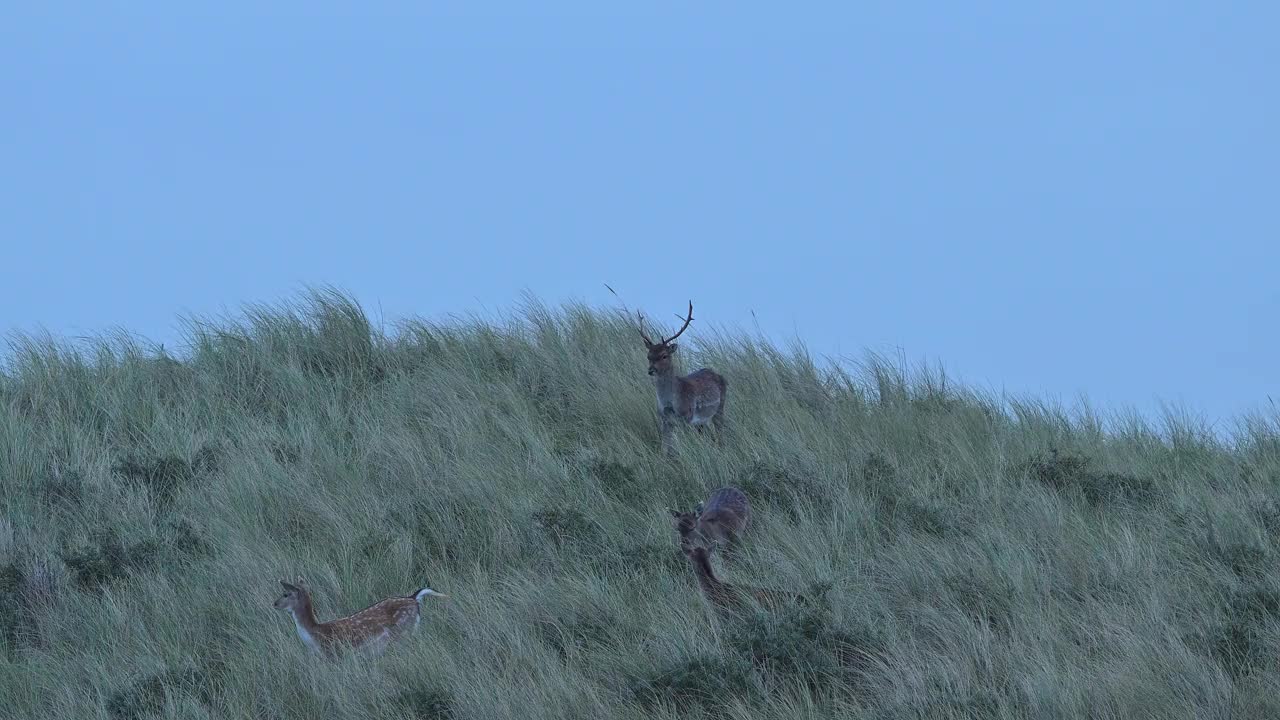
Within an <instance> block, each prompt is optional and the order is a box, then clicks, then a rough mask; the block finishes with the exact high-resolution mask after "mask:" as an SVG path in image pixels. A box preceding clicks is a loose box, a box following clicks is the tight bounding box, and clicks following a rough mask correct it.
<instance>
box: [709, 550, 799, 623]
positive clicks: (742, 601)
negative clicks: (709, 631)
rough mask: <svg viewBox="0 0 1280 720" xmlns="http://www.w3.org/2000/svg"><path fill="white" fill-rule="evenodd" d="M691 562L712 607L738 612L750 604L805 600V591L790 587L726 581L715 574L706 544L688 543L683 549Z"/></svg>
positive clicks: (780, 605)
mask: <svg viewBox="0 0 1280 720" xmlns="http://www.w3.org/2000/svg"><path fill="white" fill-rule="evenodd" d="M685 555H686V556H688V558H689V564H690V565H692V566H693V572H694V575H695V576H696V577H697V579H698V587H699V588H701V589H702V594H703V595H705V596H706V598H707V600H708V601H709V602H710V603H711V605H712V606H713V607H715V608H716V609H717V610H720V611H730V612H739V611H743V610H749V609H751V607H752V605H753V604H757V605H760V606H762V607H765V608H768V609H779V608H783V607H786V606H787V605H792V604H796V603H800V604H803V603H805V602H807V599H806V598H805V596H804V595H801V594H800V593H794V592H791V591H789V590H778V589H774V588H754V587H747V586H744V585H736V584H733V583H727V582H724V581H723V580H721V579H719V578H717V577H716V574H715V572H714V571H713V570H712V569H711V557H710V555H709V554H708V553H707V549H706V548H705V547H691V548H689V549H687V550H686V551H685Z"/></svg>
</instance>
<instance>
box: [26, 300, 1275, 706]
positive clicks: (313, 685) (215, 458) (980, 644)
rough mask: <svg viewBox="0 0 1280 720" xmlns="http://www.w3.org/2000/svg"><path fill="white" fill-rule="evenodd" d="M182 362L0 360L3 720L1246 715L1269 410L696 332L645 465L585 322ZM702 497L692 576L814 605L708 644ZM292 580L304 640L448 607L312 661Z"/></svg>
mask: <svg viewBox="0 0 1280 720" xmlns="http://www.w3.org/2000/svg"><path fill="white" fill-rule="evenodd" d="M188 339H189V342H190V346H191V347H190V350H189V352H184V353H183V356H182V357H181V358H180V359H174V358H172V357H169V356H167V355H165V354H163V353H158V352H154V351H152V350H150V349H147V348H144V347H142V346H140V345H139V344H136V343H134V342H132V341H130V340H129V339H127V338H114V339H107V340H104V341H102V342H100V343H97V344H96V345H93V346H92V347H87V348H86V347H80V348H79V349H72V348H69V347H66V346H60V345H56V344H52V343H46V342H39V341H35V340H20V341H19V342H17V343H16V344H15V346H14V347H13V349H12V352H11V354H10V362H9V364H8V366H7V369H6V370H5V372H4V374H3V376H0V506H2V507H3V517H2V519H0V717H5V718H77V719H84V718H113V719H116V718H144V717H168V718H249V717H261V718H308V719H309V718H318V717H326V718H329V717H333V718H363V717H379V718H480V719H490V718H493V719H502V718H557V719H560V718H584V719H585V718H614V717H617V718H675V717H731V718H743V719H745V718H777V719H779V720H781V719H783V718H787V719H790V718H800V717H815V718H826V717H830V718H836V717H839V718H858V717H866V718H873V717H874V718H988V717H990V718H1053V717H1059V718H1083V717H1116V718H1139V717H1159V718H1173V717H1186V718H1191V717H1197V718H1210V717H1224V718H1225V717H1237V718H1239V717H1277V716H1280V679H1278V678H1280V675H1278V673H1280V573H1277V572H1276V571H1275V565H1276V560H1277V553H1278V551H1280V546H1278V544H1277V537H1278V534H1280V422H1277V420H1276V419H1275V418H1271V419H1266V418H1257V419H1254V420H1253V421H1252V422H1250V423H1248V424H1246V425H1242V428H1241V430H1240V431H1239V432H1238V434H1237V435H1236V436H1234V438H1233V439H1232V441H1231V442H1230V443H1229V444H1228V443H1224V442H1223V441H1222V440H1219V439H1216V438H1215V437H1214V436H1213V435H1212V434H1210V433H1208V432H1205V431H1202V430H1200V429H1198V428H1196V427H1195V426H1194V425H1191V424H1188V423H1183V422H1178V421H1170V422H1169V423H1168V424H1167V426H1164V427H1160V428H1150V427H1145V426H1143V425H1142V424H1141V423H1140V422H1138V421H1133V422H1129V423H1124V424H1122V425H1121V426H1118V427H1114V428H1111V429H1107V428H1104V425H1103V423H1102V422H1101V421H1099V420H1098V419H1097V418H1096V417H1092V416H1090V415H1088V414H1087V413H1076V414H1073V415H1068V414H1065V413H1063V412H1061V411H1058V410H1055V409H1053V408H1051V407H1047V406H1042V405H1038V404H1035V403H1030V402H1028V403H1023V404H1009V403H1003V402H994V401H992V400H990V399H986V398H983V397H980V396H978V395H976V394H974V393H972V392H970V391H967V390H965V389H964V388H960V387H955V386H954V385H949V384H947V383H946V382H944V381H943V380H942V379H941V378H940V377H938V376H936V375H922V376H918V377H904V375H903V374H902V373H901V372H898V371H895V370H894V369H893V368H892V367H891V366H889V365H886V364H884V363H878V362H875V361H874V360H873V361H870V362H868V363H866V365H865V367H861V368H859V369H856V370H850V371H848V372H845V371H838V372H828V371H823V370H820V369H819V368H818V367H817V366H815V364H814V363H813V362H812V361H811V360H810V359H809V358H808V357H806V356H805V355H804V354H803V353H798V352H784V351H780V350H778V349H776V348H774V347H770V346H767V345H762V344H760V343H758V342H755V341H752V340H749V339H744V338H733V337H730V338H725V337H711V336H710V335H709V331H708V330H707V328H706V327H705V326H703V327H699V324H697V323H695V325H694V327H693V328H692V329H691V330H690V331H689V333H687V334H686V338H684V339H682V346H683V348H684V349H683V350H682V351H681V354H682V355H683V357H680V358H679V360H680V362H681V364H682V367H683V369H684V371H686V372H687V371H689V370H692V369H694V368H696V367H700V366H702V365H708V366H711V367H714V368H716V369H717V370H719V371H720V372H721V373H723V374H724V375H725V376H726V377H727V378H728V381H729V398H728V400H729V402H728V417H729V421H730V424H731V427H730V433H729V434H728V435H727V436H726V437H724V438H723V442H722V443H716V442H715V441H714V440H713V439H712V438H710V437H699V436H697V435H696V434H693V433H691V432H684V433H680V435H679V439H678V442H679V448H680V452H679V455H678V457H676V458H674V459H672V458H667V457H664V456H663V455H662V454H661V453H660V452H659V451H658V432H657V425H656V417H655V409H654V400H653V391H652V386H651V385H650V383H649V378H648V377H647V376H646V375H645V371H644V368H645V363H644V353H643V349H642V347H641V346H640V343H639V339H638V336H637V335H636V333H635V330H634V327H633V326H631V325H630V324H628V322H627V321H626V320H625V319H624V318H622V317H620V316H618V315H616V314H610V313H605V312H599V311H593V310H591V309H588V308H585V307H579V306H570V307H566V308H563V309H555V310H553V309H548V308H545V307H541V306H537V305H531V306H530V307H527V308H525V310H524V312H523V315H522V316H521V318H520V319H519V320H515V321H512V322H511V323H510V324H506V325H502V326H492V325H485V324H482V323H479V322H463V321H459V322H457V323H454V324H444V325H440V324H431V323H426V322H410V323H407V324H406V325H404V326H403V327H401V328H398V329H397V331H396V332H395V333H391V334H384V333H382V332H380V331H378V330H377V329H375V328H372V327H371V325H370V323H369V321H368V320H367V319H366V316H365V315H364V313H363V312H362V311H361V309H360V308H359V307H358V306H357V305H356V304H354V303H353V302H351V301H350V300H349V299H347V298H345V297H343V296H342V295H340V294H335V293H329V292H317V293H314V294H311V295H308V296H307V297H305V298H304V299H303V300H302V301H300V302H299V303H298V304H297V306H296V307H255V308H250V309H249V310H247V311H246V313H245V315H244V317H243V318H242V319H240V320H235V321H230V320H227V321H217V322H192V323H191V324H190V328H189V338H188ZM684 340H687V342H685V341H684ZM728 484H734V485H738V486H740V487H742V488H743V489H744V490H745V491H746V492H747V493H748V494H749V496H750V497H751V500H752V502H753V504H754V506H755V518H754V525H753V527H752V528H751V529H750V533H749V535H748V538H747V542H746V544H745V553H744V554H743V556H742V557H741V558H739V559H738V560H737V561H736V562H733V563H727V564H723V565H722V566H721V568H722V569H721V573H722V575H723V576H724V577H725V578H726V579H729V580H732V581H735V582H744V583H750V584H758V585H766V586H774V587H790V588H794V589H797V590H805V591H809V592H812V593H814V594H816V595H819V596H821V597H823V598H824V600H825V602H822V603H816V604H815V605H814V606H813V607H810V608H805V609H797V610H794V611H788V612H782V613H778V614H774V615H760V616H756V617H749V618H743V619H742V620H740V621H735V622H717V621H715V620H713V618H712V617H711V615H710V613H709V612H708V609H707V607H706V605H705V604H704V601H703V600H702V598H701V596H700V595H699V594H698V592H697V588H696V586H695V584H694V579H693V575H692V573H691V571H690V569H689V567H688V566H687V564H686V563H685V561H684V559H683V558H682V557H681V556H680V555H679V553H678V551H677V549H676V541H675V537H674V533H673V532H672V529H671V525H670V520H669V517H668V516H667V514H666V512H665V510H664V508H665V507H666V506H668V505H671V506H681V507H688V506H691V505H693V504H694V503H695V502H696V501H697V500H699V499H700V498H702V497H703V496H705V495H706V493H707V491H708V490H710V489H713V488H716V487H719V486H721V485H728ZM719 562H720V561H719V559H718V558H717V563H719ZM299 574H301V575H303V576H305V577H306V578H307V580H308V582H309V583H310V585H311V586H312V589H313V591H314V592H315V596H316V603H317V610H318V612H319V614H320V616H321V619H322V620H323V619H328V618H331V617H334V616H336V615H340V614H346V613H347V612H350V611H353V610H356V609H359V608H361V607H363V606H365V605H367V604H369V603H370V602H372V601H374V600H377V599H379V598H381V597H383V596H386V595H391V594H404V593H408V592H411V591H413V590H415V589H417V588H418V587H420V586H422V585H423V584H426V583H430V584H431V586H432V587H434V588H436V589H438V590H440V591H443V592H446V593H449V594H450V595H451V596H452V599H450V600H440V601H428V602H427V605H426V613H425V617H424V621H423V624H422V627H421V628H420V630H419V631H418V633H417V634H416V635H414V636H412V637H411V638H410V639H409V640H408V641H406V642H404V643H403V644H401V645H399V646H393V648H392V649H391V650H389V651H388V652H387V653H386V654H385V655H383V656H381V657H378V658H376V659H369V658H367V657H361V656H350V657H346V658H343V659H340V660H338V661H334V662H327V661H324V660H322V659H320V658H317V657H314V656H312V655H309V654H308V653H307V652H306V650H305V649H304V647H303V645H302V643H301V642H299V640H298V638H297V636H296V635H295V634H294V632H293V628H292V624H291V623H290V621H289V620H288V617H287V616H286V615H284V614H283V613H281V612H279V611H276V610H273V609H272V607H271V603H272V601H273V600H274V598H275V597H276V596H277V594H278V592H279V585H278V580H279V579H280V578H282V577H290V578H291V577H294V576H296V575H299Z"/></svg>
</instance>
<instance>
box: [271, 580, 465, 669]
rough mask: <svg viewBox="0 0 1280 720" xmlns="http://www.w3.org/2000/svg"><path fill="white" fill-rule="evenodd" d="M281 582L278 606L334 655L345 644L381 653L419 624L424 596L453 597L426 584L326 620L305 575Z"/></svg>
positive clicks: (306, 639) (316, 646)
mask: <svg viewBox="0 0 1280 720" xmlns="http://www.w3.org/2000/svg"><path fill="white" fill-rule="evenodd" d="M280 585H282V586H283V587H284V595H282V596H280V598H279V599H277V600H276V602H275V607H276V608H277V609H279V610H284V611H286V612H288V613H289V614H290V615H291V616H293V624H294V627H295V628H297V630H298V637H300V638H302V642H303V643H304V644H305V645H306V646H307V647H308V648H310V649H312V650H314V651H316V652H318V653H320V654H322V655H325V656H326V657H333V656H334V655H336V654H337V652H338V650H339V649H340V648H342V647H346V648H351V649H354V648H366V649H369V650H372V651H373V652H374V653H380V652H382V651H383V650H385V649H386V647H387V645H389V644H390V643H391V642H393V641H395V640H398V639H400V638H402V637H404V636H405V635H407V634H409V632H411V631H413V630H414V629H416V628H417V627H418V623H419V622H420V621H421V620H422V606H421V603H422V600H423V599H424V598H428V597H438V598H445V597H449V596H448V595H445V594H444V593H438V592H436V591H435V590H432V589H431V588H429V587H424V588H422V589H421V590H419V591H417V592H415V593H414V594H412V595H407V596H397V597H389V598H386V599H385V600H381V601H379V602H376V603H374V604H373V605H370V606H369V607H367V608H365V609H363V610H361V611H360V612H357V613H354V614H351V615H348V616H346V617H343V618H338V619H337V620H330V621H329V622H323V623H322V622H316V614H315V610H314V609H313V608H312V605H311V593H310V592H308V591H307V589H306V587H305V585H304V584H303V581H302V578H298V580H297V581H295V582H293V583H290V582H286V581H284V580H281V581H280Z"/></svg>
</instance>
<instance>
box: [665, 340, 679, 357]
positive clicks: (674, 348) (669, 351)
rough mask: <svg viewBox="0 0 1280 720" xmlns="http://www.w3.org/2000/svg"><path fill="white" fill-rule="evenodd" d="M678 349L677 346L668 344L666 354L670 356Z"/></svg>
mask: <svg viewBox="0 0 1280 720" xmlns="http://www.w3.org/2000/svg"><path fill="white" fill-rule="evenodd" d="M678 347H680V346H679V345H677V344H675V343H668V344H667V354H668V355H670V354H671V353H673V352H675V351H676V348H678Z"/></svg>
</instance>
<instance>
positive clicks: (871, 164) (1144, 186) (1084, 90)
mask: <svg viewBox="0 0 1280 720" xmlns="http://www.w3.org/2000/svg"><path fill="white" fill-rule="evenodd" d="M109 5H110V7H109ZM208 5H209V7H208V8H205V9H200V10H197V9H193V8H194V6H195V3H155V4H150V6H148V4H147V3H142V2H137V3H114V4H107V3H91V4H71V3H66V4H61V3H20V4H16V5H14V6H11V7H9V8H7V9H6V12H5V19H4V22H3V23H2V24H0V91H2V92H0V238H2V240H0V242H3V243H4V247H3V253H2V254H0V329H5V330H20V331H31V330H35V329H38V328H47V329H48V330H49V331H51V332H53V333H54V334H55V335H63V336H76V335H84V334H93V333H97V332H100V331H104V330H107V329H110V328H112V327H124V328H128V329H130V330H134V331H137V332H138V333H141V334H142V335H144V336H146V337H148V338H151V339H153V340H156V341H168V342H170V343H172V342H173V341H174V340H175V339H176V337H177V333H178V322H177V318H178V316H179V315H180V314H182V313H195V314H211V313H221V312H224V311H233V310H235V309H236V308H237V307H238V306H240V305H241V304H242V303H244V302H256V301H264V302H273V301H277V300H281V299H287V298H290V297H295V296H296V293H297V291H298V290H299V289H300V288H301V287H303V286H304V285H306V284H321V283H331V284H334V285H336V286H338V287H341V288H344V289H346V290H348V291H350V292H352V293H353V294H354V295H356V296H357V297H358V298H359V299H360V300H361V301H362V302H363V303H364V304H365V305H366V307H368V308H370V309H371V310H372V311H373V312H375V313H378V312H380V313H382V314H383V315H384V316H385V317H386V318H388V319H395V318H397V317H400V316H403V315H407V314H420V315H424V316H427V317H436V318H439V317H444V316H446V315H447V314H449V313H468V312H482V313H492V312H496V311H504V310H509V309H514V307H515V306H516V304H517V303H518V301H519V298H520V295H521V293H522V291H525V290H528V291H531V292H532V293H534V294H536V295H537V296H539V297H541V298H542V299H544V300H546V301H549V302H552V303H555V302H558V301H561V300H565V299H571V298H572V299H581V300H585V301H588V302H592V303H599V304H602V305H604V304H608V303H612V302H613V298H612V296H610V295H609V294H608V292H607V291H606V290H605V289H604V286H603V284H604V283H606V282H607V283H609V284H610V285H612V286H613V287H614V288H615V289H617V290H618V292H619V293H620V294H621V295H622V296H623V297H624V298H625V299H626V301H627V302H628V303H629V304H630V305H632V306H635V307H642V308H644V309H645V310H647V311H648V312H649V314H651V315H653V316H657V317H661V318H663V319H668V320H669V319H671V315H672V314H673V313H675V312H677V311H680V310H681V309H682V308H683V305H684V303H685V301H686V300H687V299H689V298H692V299H693V300H694V302H695V303H696V308H697V311H696V315H697V317H698V318H699V322H698V323H695V331H696V328H697V327H714V326H718V327H721V328H725V329H732V328H735V327H739V328H746V329H750V328H752V327H753V326H754V323H756V322H758V324H759V327H760V329H761V330H762V331H763V332H765V333H766V334H767V335H769V336H770V337H773V338H775V339H777V340H779V341H781V342H787V341H789V340H791V339H794V338H799V339H802V340H803V341H804V342H805V343H806V344H807V345H808V346H809V348H810V349H811V350H812V351H813V352H814V353H815V354H821V355H833V356H849V357H853V358H858V357H860V356H861V353H862V352H863V350H864V349H873V350H877V351H881V352H888V353H892V354H897V353H898V352H899V349H900V350H901V352H902V353H903V355H904V356H905V357H906V358H907V359H908V360H910V361H917V360H921V359H927V360H929V361H931V362H940V363H941V364H942V365H943V366H944V367H945V368H947V369H948V371H949V372H950V373H952V374H953V375H955V376H957V377H959V378H961V379H963V380H965V381H968V382H971V383H973V384H975V385H978V386H981V387H985V388H988V389H994V390H996V391H1000V390H1004V391H1007V392H1010V393H1016V394H1022V393H1031V394H1037V395H1043V396H1046V397H1050V398H1055V397H1056V398H1060V399H1062V400H1063V401H1065V402H1067V403H1070V402H1071V401H1073V400H1074V398H1075V397H1077V395H1078V394H1080V393H1084V394H1086V395H1087V396H1088V397H1089V398H1090V399H1091V400H1092V401H1093V402H1094V403H1095V404H1096V405H1098V406H1100V407H1102V408H1105V409H1121V408H1125V407H1136V408H1138V409H1140V410H1144V411H1149V410H1151V409H1153V408H1156V407H1158V402H1159V401H1160V400H1164V401H1168V402H1172V403H1179V404H1182V405H1184V406H1186V407H1187V408H1189V409H1191V410H1193V411H1196V412H1200V413H1203V414H1204V415H1206V416H1208V417H1209V418H1210V419H1222V420H1227V419H1229V418H1231V417H1232V416H1234V415H1236V414H1238V413H1240V412H1242V411H1245V410H1249V409H1253V408H1258V407H1266V406H1267V395H1268V393H1270V394H1272V396H1275V397H1277V400H1280V387H1278V386H1277V369H1278V368H1280V333H1277V327H1278V325H1277V317H1278V316H1280V285H1278V280H1280V81H1277V76H1278V74H1280V50H1278V48H1280V46H1278V45H1277V40H1276V29H1277V28H1280V4H1277V3H1275V2H1267V3H1264V2H1236V3H1218V2H1198V3H1184V2H1125V3H1115V2H1095V1H1086V2H1081V1H1074V2H1063V3H1056V6H1057V7H1056V8H1049V7H1048V5H1049V4H1048V3H1028V2H1008V3H989V2H977V3H911V2H885V3H875V4H872V3H861V2H841V3H830V4H825V5H812V4H811V5H800V4H778V3H773V4H769V5H768V6H767V7H765V8H764V9H761V7H760V6H756V5H752V4H750V3H733V4H729V3H716V2H710V3H667V2H658V3H631V4H629V5H632V6H643V7H629V8H627V9H622V10H618V9H606V6H621V5H623V4H622V3H581V4H580V5H569V4H559V5H553V4H549V3H521V4H519V5H516V4H511V5H509V6H508V5H502V4H495V3H481V2H468V3H458V4H457V5H458V6H459V7H460V8H461V7H465V8H466V9H465V10H441V9H439V7H438V5H437V4H433V3H406V4H403V5H397V6H392V5H383V6H380V9H378V10H369V9H368V8H371V7H374V6H375V4H372V3H352V4H350V7H361V8H365V9H364V10H362V11H360V12H359V13H357V12H354V11H352V10H349V9H337V8H332V9H326V8H325V6H324V4H323V3H314V2H307V3H297V4H296V6H294V7H291V8H290V7H288V5H289V3H235V2H228V3H217V4H213V3H210V4H208ZM266 5H271V6H272V7H273V9H270V10H264V9H262V8H260V7H259V6H266ZM693 5H696V6H697V8H698V9H691V8H690V7H689V6H693ZM428 6H430V7H436V8H437V9H432V10H428V9H423V8H427V7H428ZM535 6H536V7H538V8H539V9H538V10H532V9H531V8H533V7H535ZM544 6H545V7H544ZM552 8H553V9H552ZM752 312H754V318H753V317H752ZM637 362H641V361H640V360H639V359H638V360H637ZM637 367H639V366H637Z"/></svg>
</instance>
